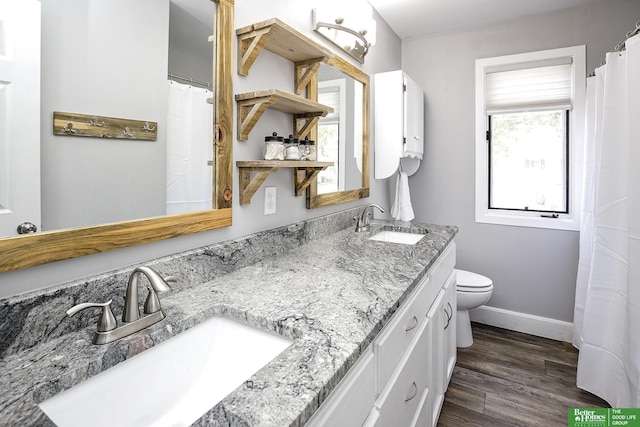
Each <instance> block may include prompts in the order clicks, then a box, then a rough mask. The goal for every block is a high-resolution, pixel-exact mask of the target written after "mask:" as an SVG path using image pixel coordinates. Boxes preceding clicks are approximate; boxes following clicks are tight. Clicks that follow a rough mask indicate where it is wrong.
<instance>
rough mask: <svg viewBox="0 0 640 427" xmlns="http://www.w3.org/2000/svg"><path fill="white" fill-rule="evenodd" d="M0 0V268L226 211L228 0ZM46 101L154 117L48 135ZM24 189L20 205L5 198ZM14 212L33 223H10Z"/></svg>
mask: <svg viewBox="0 0 640 427" xmlns="http://www.w3.org/2000/svg"><path fill="white" fill-rule="evenodd" d="M22 5H27V6H24V10H20V9H21V8H22V7H23V6H22ZM14 6H15V7H14ZM2 7H4V6H2ZM9 7H10V8H11V9H12V10H11V11H10V12H9V11H3V10H0V33H1V34H0V65H1V66H0V115H2V119H1V121H2V125H1V126H0V158H2V165H1V167H0V272H3V271H10V270H16V269H20V268H25V267H30V266H35V265H39V264H44V263H48V262H53V261H58V260H63V259H68V258H73V257H78V256H83V255H88V254H93V253H98V252H104V251H108V250H112V249H118V248H123V247H128V246H133V245H137V244H142V243H148V242H152V241H156V240H162V239H168V238H172V237H176V236H180V235H186V234H192V233H197V232H202V231H207V230H212V229H216V228H221V227H227V226H230V225H231V189H232V165H231V152H232V147H233V143H232V139H233V138H232V122H233V113H232V107H233V89H232V83H233V72H232V68H233V62H232V58H233V37H234V28H233V0H137V1H135V2H131V1H130V0H47V1H46V2H40V1H37V0H14V4H11V5H10V6H9ZM36 18H37V19H36ZM21 20H22V21H21ZM34 22H37V24H34ZM27 23H30V24H29V25H31V27H30V26H29V25H27ZM34 25H36V26H35V27H34ZM187 29H188V30H189V31H185V30H187ZM21 30H25V31H26V30H29V33H30V34H31V36H30V37H31V38H28V37H29V36H28V35H27V34H24V35H21V34H20V31H21ZM22 41H24V43H22V45H26V47H27V48H31V52H27V53H25V54H24V56H23V53H22V49H23V46H21V45H20V42H22ZM34 45H38V49H35V50H34V49H33V46H34ZM27 55H31V56H27ZM30 58H34V59H33V60H30ZM34 63H35V64H36V65H37V67H35V71H34ZM24 64H27V65H29V67H31V68H27V66H26V65H24ZM6 70H9V71H6ZM34 76H35V79H34ZM28 78H31V80H28ZM173 92H176V93H177V95H174V94H173ZM23 94H24V95H23ZM176 96H177V98H176ZM29 97H30V98H33V99H34V102H36V103H35V104H29V103H27V102H26V101H25V100H26V99H28V98H29ZM16 100H19V101H20V102H15V101H16ZM34 105H35V108H34ZM191 105H195V106H197V107H198V108H197V109H196V110H194V111H192V110H193V109H191V108H190V106H191ZM187 107H189V108H187ZM54 111H62V112H68V113H74V114H86V115H89V116H92V115H94V116H96V117H97V120H96V123H101V120H100V117H107V118H109V117H116V118H124V119H131V120H141V121H150V122H154V123H157V138H156V139H155V140H151V141H148V140H137V139H126V138H124V139H116V138H94V137H79V136H77V135H71V134H70V135H67V136H65V135H63V136H59V135H54V132H53V113H54ZM185 111H188V113H185ZM38 112H39V113H40V114H38ZM37 123H39V124H40V126H34V124H37ZM131 131H132V132H135V130H134V129H131ZM184 141H190V142H189V143H188V144H184V143H183V142H184ZM193 141H196V142H193ZM29 144H31V145H29ZM25 147H27V148H26V149H25V151H24V153H23V154H20V153H18V151H17V149H18V148H20V149H22V148H25ZM20 175H21V176H20ZM27 196H29V198H30V199H31V201H29V202H28V203H24V205H25V206H27V208H29V209H31V210H32V211H33V212H34V213H33V214H30V213H28V212H27V213H23V212H21V211H20V209H19V207H20V206H21V204H22V203H23V201H24V200H25V199H27ZM24 222H32V223H35V224H37V225H38V231H37V232H36V233H34V234H22V235H17V228H18V225H19V224H21V223H24Z"/></svg>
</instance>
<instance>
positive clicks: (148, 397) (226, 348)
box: [39, 317, 292, 427]
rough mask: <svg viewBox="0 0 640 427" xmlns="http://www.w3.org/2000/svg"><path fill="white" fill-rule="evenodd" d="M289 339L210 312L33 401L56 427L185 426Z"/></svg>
mask: <svg viewBox="0 0 640 427" xmlns="http://www.w3.org/2000/svg"><path fill="white" fill-rule="evenodd" d="M291 343H292V341H291V340H289V339H286V338H283V337H281V336H279V335H277V334H275V333H270V332H267V331H262V330H260V329H257V328H254V327H252V326H248V325H245V324H242V323H240V322H236V321H234V320H230V319H227V318H224V317H213V318H211V319H209V320H207V321H205V322H203V323H201V324H199V325H197V326H194V327H193V328H191V329H189V330H187V331H185V332H183V333H181V334H179V335H177V336H175V337H173V338H171V339H169V340H167V341H165V342H163V343H161V344H159V345H157V346H155V347H153V348H151V349H149V350H146V351H144V352H143V353H141V354H139V355H137V356H135V357H133V358H131V359H128V360H126V361H124V362H122V363H119V364H118V365H116V366H114V367H113V368H111V369H109V370H107V371H105V372H102V373H100V374H98V375H96V376H95V377H92V378H90V379H88V380H86V381H83V382H81V383H80V384H78V385H77V386H75V387H73V388H71V389H69V390H66V391H64V392H62V393H60V394H58V395H56V396H54V397H52V398H51V399H48V400H46V401H44V402H42V403H41V404H40V405H39V406H40V408H41V409H42V410H43V411H44V412H45V413H46V414H47V416H49V418H51V420H52V421H53V422H54V423H56V425H58V426H59V427H66V426H78V427H85V426H88V425H91V426H94V427H96V426H109V427H112V426H118V427H124V426H136V427H139V426H142V425H144V426H158V427H160V426H163V427H164V426H172V427H176V426H189V425H191V424H192V423H193V422H194V421H196V420H197V419H198V418H200V416H202V415H203V414H204V413H205V412H207V411H208V410H209V409H210V408H212V407H213V406H214V405H215V404H216V403H218V402H219V401H220V400H222V399H223V398H224V397H225V396H226V395H227V394H229V393H230V392H232V391H233V390H234V389H235V388H236V387H238V386H239V385H240V384H242V383H243V382H244V381H245V380H246V379H248V378H249V377H250V376H251V375H253V374H254V373H255V372H257V371H258V370H260V368H262V367H263V366H264V365H266V364H267V363H269V362H270V361H271V360H272V359H273V358H274V357H276V356H277V355H278V354H280V352H282V351H283V350H284V349H285V348H287V347H288V346H289V345H291Z"/></svg>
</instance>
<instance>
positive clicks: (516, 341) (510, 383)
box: [438, 323, 608, 427]
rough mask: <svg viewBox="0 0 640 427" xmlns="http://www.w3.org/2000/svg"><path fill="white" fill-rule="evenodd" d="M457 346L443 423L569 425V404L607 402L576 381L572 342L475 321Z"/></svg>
mask: <svg viewBox="0 0 640 427" xmlns="http://www.w3.org/2000/svg"><path fill="white" fill-rule="evenodd" d="M472 328H473V338H474V343H473V345H472V346H471V347H468V348H465V349H458V362H457V363H456V367H455V369H454V371H453V376H452V377H451V383H450V384H449V389H448V391H447V394H446V395H445V401H444V406H443V407H442V412H441V414H440V419H439V422H438V426H442V427H463V426H464V427H475V426H478V427H481V426H491V427H500V426H535V427H553V426H562V427H566V426H567V409H568V408H598V407H608V405H607V403H606V402H605V401H603V400H601V399H600V398H598V397H596V396H594V395H592V394H590V393H587V392H585V391H583V390H580V389H579V388H577V387H576V386H575V384H576V364H577V362H578V352H577V351H576V350H575V349H574V348H573V347H572V346H571V345H570V344H568V343H563V342H560V341H553V340H549V339H546V338H539V337H534V336H531V335H527V334H521V333H518V332H513V331H508V330H504V329H500V328H494V327H491V326H486V325H481V324H476V323H474V324H472Z"/></svg>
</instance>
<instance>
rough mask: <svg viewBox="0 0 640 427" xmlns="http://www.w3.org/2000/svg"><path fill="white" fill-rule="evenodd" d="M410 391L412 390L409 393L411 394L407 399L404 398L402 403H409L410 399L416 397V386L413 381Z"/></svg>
mask: <svg viewBox="0 0 640 427" xmlns="http://www.w3.org/2000/svg"><path fill="white" fill-rule="evenodd" d="M411 390H412V391H411V393H410V394H409V396H407V397H405V398H404V401H405V402H408V401H410V400H411V399H413V398H414V397H416V396H417V395H418V386H417V385H416V382H415V381H414V382H413V383H412V384H411Z"/></svg>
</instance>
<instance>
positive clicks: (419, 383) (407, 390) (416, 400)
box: [375, 321, 431, 427]
mask: <svg viewBox="0 0 640 427" xmlns="http://www.w3.org/2000/svg"><path fill="white" fill-rule="evenodd" d="M430 330H431V329H430V328H428V327H427V323H426V321H425V323H423V325H422V326H421V327H420V330H419V335H418V337H417V339H416V340H415V341H414V342H413V345H412V346H411V348H410V349H409V351H408V352H407V353H406V355H405V357H404V358H403V360H402V361H401V363H400V365H399V366H398V369H396V371H395V372H394V374H393V377H392V379H391V381H390V382H389V384H388V385H387V387H386V388H385V389H384V390H383V392H382V394H381V395H380V396H378V399H377V400H376V403H375V405H376V407H377V408H378V411H379V416H378V420H377V422H376V424H375V425H376V426H379V427H386V426H408V425H409V424H410V423H411V421H412V420H413V418H414V416H415V414H416V413H417V412H418V411H419V410H420V409H421V408H420V404H421V403H422V397H423V394H424V391H425V389H426V388H427V380H428V378H429V342H430V341H431V337H430V333H429V332H430Z"/></svg>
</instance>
